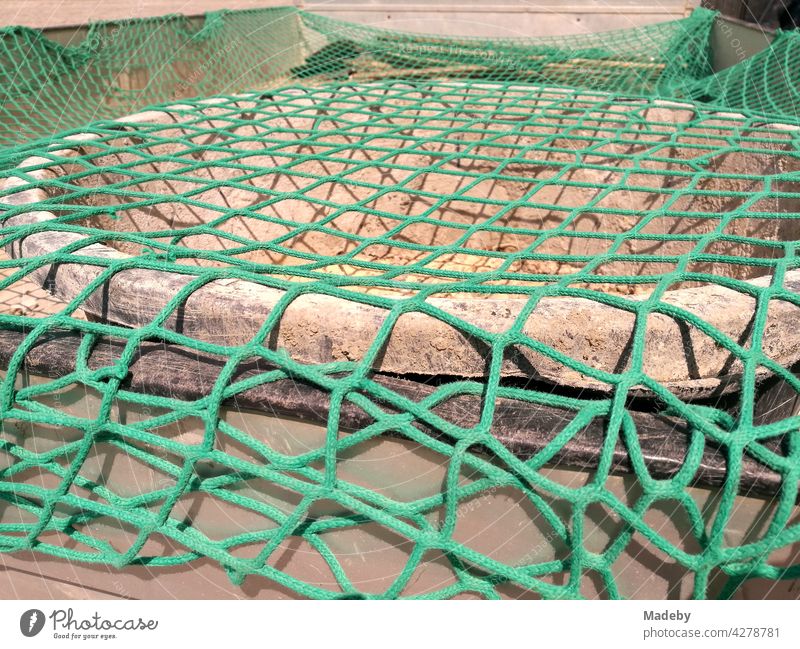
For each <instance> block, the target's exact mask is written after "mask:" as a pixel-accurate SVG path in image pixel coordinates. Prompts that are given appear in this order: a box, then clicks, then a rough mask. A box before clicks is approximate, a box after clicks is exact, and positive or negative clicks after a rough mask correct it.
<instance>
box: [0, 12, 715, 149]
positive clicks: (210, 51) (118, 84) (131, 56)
mask: <svg viewBox="0 0 800 649" xmlns="http://www.w3.org/2000/svg"><path fill="white" fill-rule="evenodd" d="M713 17H714V13H713V12H710V11H706V10H697V11H696V12H695V13H693V14H692V15H691V16H690V17H689V18H686V19H683V20H677V21H673V22H668V23H662V24H656V25H652V26H646V27H642V28H637V29H629V30H622V31H615V32H608V33H606V34H588V35H582V36H574V37H569V38H538V39H534V38H528V39H524V38H520V39H499V38H498V39H477V38H473V39H461V38H437V37H432V36H424V35H414V34H408V33H403V32H397V31H392V30H386V29H377V28H372V27H367V26H363V25H358V24H355V23H347V22H342V21H337V20H333V19H329V18H323V17H320V16H317V15H314V14H310V13H306V12H302V11H298V10H296V9H294V8H291V7H285V8H273V9H262V10H251V11H224V12H214V13H209V14H206V15H205V16H203V17H200V18H194V19H189V18H185V17H183V16H177V15H173V16H165V17H162V18H154V19H147V20H132V21H123V22H117V23H97V24H93V25H91V26H90V27H88V29H86V30H79V31H77V32H76V33H75V34H72V35H62V36H61V40H62V41H64V43H63V44H62V43H58V42H54V41H53V40H51V39H49V38H48V37H47V36H45V35H43V34H42V33H41V32H39V31H37V30H32V29H27V28H20V27H16V28H7V29H4V30H3V31H2V32H0V33H1V34H2V46H1V47H0V92H2V93H3V97H2V102H1V103H0V146H5V147H9V146H12V145H14V144H19V143H24V142H27V141H30V140H33V139H36V138H40V137H46V136H49V135H52V134H56V133H58V132H59V131H61V130H64V129H66V128H72V127H74V126H78V125H81V124H85V123H87V122H88V121H91V120H94V119H102V118H105V117H118V116H120V115H124V114H127V113H130V112H133V111H134V110H136V109H139V108H144V107H145V106H147V105H149V104H152V103H156V102H161V101H168V100H170V99H176V98H180V97H194V96H200V95H209V94H214V93H219V92H238V91H242V90H254V89H259V88H268V87H270V86H274V85H280V84H281V83H282V82H286V81H288V80H290V79H296V80H303V81H304V82H315V81H316V82H323V81H325V80H343V79H352V80H354V81H364V80H368V79H376V78H387V77H388V78H396V77H402V78H417V77H422V78H425V77H434V78H453V77H456V78H482V79H491V80H500V81H502V80H519V81H526V82H531V81H535V82H544V83H555V84H568V85H575V86H579V87H589V88H598V89H604V90H619V91H624V92H627V93H633V94H640V93H648V92H656V91H659V90H663V89H665V88H668V87H670V86H672V85H673V84H674V83H676V82H681V83H683V84H686V83H689V82H691V81H694V80H697V79H699V78H702V77H704V76H706V75H708V74H709V73H710V64H709V56H708V54H709V52H708V34H709V30H710V28H711V22H712V20H713Z"/></svg>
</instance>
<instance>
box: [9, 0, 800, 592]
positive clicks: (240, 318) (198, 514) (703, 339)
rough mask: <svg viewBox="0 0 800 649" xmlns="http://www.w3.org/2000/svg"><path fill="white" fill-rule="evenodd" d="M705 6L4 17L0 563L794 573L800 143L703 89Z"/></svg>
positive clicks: (532, 574) (507, 577) (776, 121)
mask: <svg viewBox="0 0 800 649" xmlns="http://www.w3.org/2000/svg"><path fill="white" fill-rule="evenodd" d="M713 18H714V14H712V13H711V12H706V11H697V12H695V13H694V14H693V15H692V16H691V17H689V18H687V19H685V20H682V21H675V22H672V23H665V24H660V25H654V26H651V27H645V28H641V29H638V30H635V31H631V30H628V31H626V32H616V33H609V34H602V35H592V36H586V37H581V38H571V39H569V40H568V41H567V40H566V39H564V40H561V41H559V40H558V39H548V40H542V39H540V40H536V41H534V40H533V39H527V40H522V39H519V40H513V41H512V40H508V39H507V40H495V41H487V40H479V39H460V38H459V39H444V38H433V37H425V36H413V35H409V34H402V33H397V32H390V31H387V30H379V29H375V28H369V27H363V26H360V25H354V24H348V23H342V22H340V21H334V20H331V19H327V18H322V17H319V16H314V15H311V14H307V13H304V12H298V11H296V10H294V9H289V8H281V9H272V10H264V11H249V12H225V13H219V14H211V15H208V16H207V17H206V19H205V21H204V22H202V24H201V25H199V26H198V25H197V24H195V23H193V22H192V21H189V20H187V19H183V18H178V17H168V18H164V19H159V20H158V21H143V22H141V23H139V22H131V23H130V24H123V25H120V26H118V27H117V29H118V30H119V31H118V33H117V34H116V35H114V34H112V29H113V26H112V25H97V26H93V27H91V28H90V30H89V37H87V40H86V41H85V42H84V43H82V44H81V45H79V46H77V47H67V48H64V47H61V46H58V45H56V44H54V43H53V42H51V41H48V40H47V39H45V38H44V37H43V36H41V35H40V34H37V33H35V32H32V31H30V30H22V29H13V30H7V31H6V33H5V35H4V43H5V44H6V47H5V52H4V55H5V56H8V57H11V60H12V61H14V60H18V59H15V58H14V57H17V56H19V55H20V54H19V53H27V54H26V56H28V57H29V59H30V60H31V61H36V60H38V61H41V62H43V63H42V66H41V68H40V69H37V68H36V67H35V66H30V67H29V68H28V69H27V70H26V72H25V74H22V73H21V72H20V73H19V74H17V75H16V76H15V77H14V79H13V81H11V82H10V84H9V85H6V84H5V83H4V84H3V87H4V92H6V95H7V98H6V101H4V103H3V108H2V118H1V119H0V121H1V122H2V124H3V132H2V137H3V144H5V145H6V147H7V148H6V150H5V156H6V157H5V164H4V167H5V169H4V171H3V172H2V176H3V181H4V185H3V190H2V196H1V197H0V198H2V200H3V204H2V208H3V229H2V242H1V243H2V246H3V247H4V249H5V250H6V252H7V253H8V257H6V258H4V260H2V261H0V269H2V271H3V273H2V277H3V279H2V280H0V290H2V289H8V288H11V287H13V286H15V285H17V284H19V283H20V282H25V281H28V282H33V283H36V284H37V285H40V286H43V287H45V289H46V290H47V291H49V292H50V293H53V294H54V295H55V296H56V297H57V298H58V299H59V300H60V301H61V302H60V303H59V305H60V306H59V307H58V308H57V309H55V310H54V311H53V312H52V313H50V314H47V315H42V314H37V313H22V314H11V313H3V314H0V360H2V367H4V368H6V373H5V377H4V380H3V382H2V394H1V395H0V416H2V420H3V432H2V434H0V503H2V508H0V551H3V552H6V553H17V552H23V551H29V550H33V551H35V552H37V553H40V554H41V555H42V556H45V555H49V556H55V557H59V558H61V559H65V560H69V561H72V562H75V563H78V564H100V565H106V566H112V567H114V568H115V569H122V568H126V569H129V568H133V567H142V566H145V567H147V568H148V569H150V570H152V571H153V573H154V574H156V575H157V574H158V571H159V570H160V569H164V568H165V567H169V566H176V565H184V564H187V565H189V566H192V565H194V564H195V563H196V562H201V561H204V560H209V559H210V560H211V561H213V562H215V563H216V564H218V565H219V566H221V567H222V568H224V569H225V570H226V571H227V572H228V575H229V576H230V577H231V579H232V581H233V582H234V583H236V584H241V583H243V582H244V583H249V582H248V580H253V579H262V580H269V581H270V582H271V583H275V584H278V585H279V586H280V587H281V588H284V589H286V591H287V592H290V593H292V594H296V595H301V596H308V597H354V598H356V597H383V598H397V597H437V598H438V597H454V596H465V595H478V596H483V597H519V596H528V595H531V596H534V595H535V596H544V597H554V598H555V597H581V596H589V597H591V596H602V597H633V596H636V592H635V591H631V590H630V589H629V588H628V586H627V585H626V586H622V585H621V584H623V583H625V584H627V583H629V582H626V581H625V579H624V578H623V573H624V572H625V566H626V565H627V564H626V563H625V561H627V560H626V559H624V558H625V557H630V556H633V555H637V554H641V553H643V552H645V553H649V554H651V555H652V556H653V557H656V558H657V560H658V561H664V562H668V563H670V564H672V565H674V566H677V567H678V568H679V569H680V571H682V574H683V577H682V580H681V583H680V584H678V585H677V586H676V588H678V590H677V591H675V592H679V593H680V594H682V595H683V596H693V597H698V598H703V597H711V596H713V597H717V596H718V597H731V596H734V595H737V594H738V593H739V592H740V590H741V589H743V588H746V587H747V586H748V584H750V583H752V582H754V581H759V580H762V581H763V580H768V581H771V582H780V581H783V580H792V579H796V578H797V577H800V563H798V560H797V556H796V554H793V552H794V550H793V548H794V547H795V544H797V543H798V542H800V519H799V518H798V514H797V510H796V508H795V503H796V500H797V498H798V484H799V483H800V431H799V430H798V423H800V417H798V416H796V415H795V414H794V413H793V412H785V411H784V410H782V409H781V408H782V407H783V406H784V405H785V404H786V403H790V402H792V400H793V399H794V398H795V397H796V395H797V393H798V392H800V380H798V378H797V377H796V376H795V375H794V374H793V373H792V371H791V369H790V368H791V366H792V365H793V364H794V363H796V362H797V361H798V360H800V359H799V358H796V357H795V356H796V349H797V345H795V344H793V338H792V335H793V327H792V322H796V318H795V316H796V309H797V308H798V307H800V297H798V294H797V286H798V284H799V283H800V278H798V277H797V276H796V273H797V268H798V266H800V263H799V262H798V261H797V256H796V250H797V241H798V239H800V237H798V236H797V234H798V232H800V228H799V227H798V223H800V222H798V221H797V219H798V216H799V215H800V210H799V209H798V207H800V202H798V201H800V184H798V183H800V130H798V129H797V128H796V126H795V125H793V124H792V123H790V120H788V117H787V115H786V113H788V111H789V105H788V103H786V102H783V101H776V102H774V103H773V104H771V106H770V107H771V110H770V111H769V116H768V117H765V114H764V112H763V111H762V110H761V109H765V108H766V107H765V106H764V105H763V104H761V105H759V107H758V110H756V111H751V110H749V109H748V107H747V106H744V105H742V104H745V103H747V102H748V101H750V100H749V99H747V95H746V94H745V95H742V96H739V97H736V96H735V93H734V92H733V90H732V88H733V87H734V84H733V82H731V84H730V85H726V81H725V79H727V78H728V77H725V78H723V79H721V80H720V82H719V84H718V85H717V86H714V87H713V88H712V87H711V86H710V85H707V87H705V88H704V89H703V90H698V89H699V88H701V86H702V83H703V78H704V76H705V75H708V74H710V70H709V63H708V47H707V42H708V30H709V29H710V25H711V21H712V20H713ZM154 25H157V26H158V28H155V27H154ZM137 30H138V31H137ZM162 32H163V33H162ZM175 33H180V34H181V35H183V36H184V37H185V38H186V39H187V40H186V43H187V46H186V47H185V48H174V46H173V47H172V48H170V47H168V45H169V44H170V43H171V42H174V34H175ZM142 34H147V36H146V37H144V36H142ZM259 34H263V38H260V37H259V36H258V35H259ZM162 38H163V40H162ZM137 39H139V40H137ZM784 40H786V39H784ZM231 42H238V45H236V46H235V47H231V48H229V49H228V50H227V51H225V48H224V44H225V43H231ZM124 43H128V44H127V45H123V44H124ZM567 45H568V47H567ZM776 46H778V47H784V45H782V44H781V42H778V43H777V45H776ZM32 52H36V53H37V54H36V56H35V57H34V56H33V55H32V54H31V53H32ZM15 53H16V54H15ZM133 54H135V55H136V57H141V58H140V59H137V61H138V62H137V63H136V65H135V66H134V65H133V64H132V63H130V61H131V60H132V59H131V55H133ZM125 57H127V59H125ZM159 57H160V58H159ZM176 57H177V58H176ZM191 57H196V58H194V59H192V58H191ZM123 59H125V60H127V61H128V62H127V63H126V62H123ZM45 61H46V63H44V62H45ZM192 61H194V63H193V62H192ZM234 62H236V64H237V65H238V67H236V66H233V67H232V65H231V64H232V63H234ZM766 64H767V62H765V65H766ZM12 68H13V65H12V66H9V65H3V68H2V69H3V74H9V70H10V69H12ZM53 70H57V71H58V73H56V72H53ZM728 74H729V75H731V76H730V78H731V79H732V78H733V76H732V75H734V74H736V70H735V69H734V68H732V69H731V70H730V72H729V73H728ZM137 75H139V76H137ZM123 77H124V78H123ZM67 79H69V81H67ZM670 89H674V90H675V92H674V93H673V94H674V95H679V96H670V92H671V90H670ZM726 89H727V90H726ZM26 90H27V93H26V92H25V91H26ZM678 90H680V92H678ZM715 93H716V94H715ZM701 94H702V95H703V96H704V97H705V98H706V99H708V97H709V96H711V95H713V96H714V97H715V98H716V99H717V100H718V103H714V102H712V101H705V100H703V99H701V98H700V95H701ZM194 95H205V97H204V98H202V99H193V98H190V97H192V96H194ZM208 95H214V96H213V97H209V96H208ZM78 96H80V101H78V100H77V99H76V98H77V97H78ZM725 102H728V103H727V104H726V103H725ZM73 107H74V108H73ZM45 108H47V110H45ZM142 108H147V110H146V111H144V112H143V113H141V114H140V115H137V116H134V117H133V118H127V117H126V118H125V119H117V118H120V117H123V116H125V115H128V114H130V113H134V112H136V110H138V109H142ZM778 109H780V110H778ZM48 110H49V111H50V112H48ZM54 111H55V112H54ZM721 305H728V306H729V307H730V308H729V311H730V313H729V312H728V311H726V309H724V308H721ZM28 374H29V375H30V378H29V377H28ZM34 377H38V378H34ZM775 391H777V393H778V394H779V398H778V399H777V401H774V402H769V403H767V402H766V401H764V399H763V398H762V397H763V395H765V394H773V393H775ZM242 413H244V414H242ZM247 413H251V414H254V416H256V417H261V419H256V420H255V421H259V422H261V424H259V425H258V426H257V427H252V426H251V424H249V423H248V422H252V421H254V420H252V419H247V418H246V417H245V415H246V414H247ZM776 413H777V414H776ZM286 418H289V419H294V420H297V422H299V424H298V425H299V426H300V427H299V428H298V429H297V430H300V431H303V432H302V434H301V433H297V432H291V431H290V432H286V430H284V429H285V424H284V423H281V422H282V421H283V420H284V419H286ZM264 422H267V423H264ZM292 430H293V431H294V430H295V429H292ZM662 433H663V435H664V436H663V437H659V436H660V435H662ZM654 439H658V440H661V441H660V442H659V443H658V444H657V445H656V446H654V445H653V444H654V441H653V440H654ZM662 442H663V444H664V446H661V445H659V444H661V443H662ZM379 444H388V445H390V446H389V447H388V448H391V449H394V451H393V453H392V454H391V456H390V457H389V458H383V459H382V458H381V457H380V452H379V451H380V449H384V450H385V448H387V447H384V446H379ZM391 445H396V446H391ZM587 448H588V449H589V451H587ZM412 458H415V459H414V461H415V462H417V461H418V462H419V463H420V464H413V466H416V467H419V466H427V465H425V464H424V463H425V462H428V463H429V468H428V469H427V470H425V471H421V473H419V474H418V475H417V474H415V475H408V474H406V473H404V471H405V470H406V469H405V467H408V466H412V463H411V462H412ZM434 466H435V467H438V468H433V467H434ZM109 467H110V468H109ZM561 469H565V470H567V471H566V472H564V473H559V470H561ZM415 470H418V469H415ZM569 470H572V471H573V474H569V475H572V476H573V477H572V478H571V479H569V480H568V479H566V478H565V476H566V475H568V472H569ZM579 470H580V471H579ZM391 471H395V473H389V472H391ZM437 471H438V473H437ZM581 471H582V472H581ZM428 474H430V475H428ZM576 476H581V477H580V478H579V477H576ZM621 476H624V481H625V482H624V485H623V487H624V488H622V487H620V485H621V484H622V483H621V482H619V481H618V479H619V480H622V479H623V478H621ZM708 487H715V488H716V491H715V492H714V493H715V495H714V496H713V497H712V496H709V495H708V494H710V493H711V492H710V491H709V490H708ZM701 488H702V489H701ZM703 489H704V490H703ZM700 493H703V494H705V495H703V496H700V495H699V494H700ZM748 495H749V496H753V497H763V498H764V507H763V512H762V514H761V517H760V518H759V520H758V521H756V522H755V523H753V524H752V526H751V529H748V530H747V531H746V533H745V534H743V535H740V536H738V537H737V536H736V535H734V534H732V533H731V529H732V527H733V525H734V521H735V520H736V519H737V516H738V515H739V514H738V508H739V507H740V506H741V499H742V498H743V497H746V496H748ZM700 498H702V499H703V500H702V501H701V500H699V499H700ZM488 503H491V504H488ZM210 504H213V506H212V507H211V511H215V512H217V518H215V519H213V520H212V519H210V518H208V517H206V516H205V512H207V511H208V508H209V506H210ZM481 507H503V508H505V509H503V510H502V511H503V512H504V515H503V516H500V517H498V516H494V517H493V518H492V520H493V521H494V522H493V523H492V525H493V526H494V527H496V528H497V529H500V530H507V536H508V538H507V541H505V542H504V543H502V544H500V545H499V547H498V546H497V545H493V546H491V547H487V545H486V544H482V543H481V541H480V533H479V532H482V530H477V529H476V528H475V526H479V525H480V523H479V522H476V520H478V519H476V516H477V515H478V514H479V513H480V509H481ZM664 511H667V512H669V516H670V517H671V520H674V519H680V520H681V521H683V523H682V525H683V527H682V528H681V529H682V530H683V531H682V532H681V534H680V539H679V541H675V540H674V539H672V538H668V535H667V531H666V530H665V525H666V524H665V523H664V520H663V519H662V518H659V515H660V514H663V512H664ZM598 529H601V530H602V534H600V533H598V532H597V530H598ZM590 530H592V531H591V533H590ZM484 531H485V530H484ZM359 547H360V548H361V549H360V551H359V550H358V548H359ZM354 548H355V550H354ZM637 548H638V549H637ZM292 549H293V550H294V551H295V552H299V555H300V557H301V560H300V561H299V562H298V561H296V560H295V561H292V560H290V559H288V558H287V557H288V555H289V551H290V550H292ZM387 557H388V558H387ZM378 561H382V562H388V563H387V567H386V568H385V571H386V574H385V575H384V576H383V577H384V578H382V579H373V580H370V579H365V578H363V575H362V578H359V574H360V573H359V571H360V570H365V569H366V568H364V566H367V565H369V564H370V562H378Z"/></svg>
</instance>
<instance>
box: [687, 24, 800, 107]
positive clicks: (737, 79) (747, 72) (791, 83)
mask: <svg viewBox="0 0 800 649" xmlns="http://www.w3.org/2000/svg"><path fill="white" fill-rule="evenodd" d="M798 72H800V34H798V32H796V31H787V32H778V34H777V36H776V37H775V40H774V41H773V42H772V44H771V45H770V47H768V48H767V49H765V50H763V51H762V52H759V53H758V54H755V55H754V56H752V57H750V58H748V59H745V60H744V61H741V62H739V63H737V64H736V65H734V66H732V67H730V68H727V69H725V70H722V71H721V72H718V73H717V74H712V75H709V76H708V77H706V78H703V79H701V80H700V81H698V82H695V83H694V84H690V85H689V86H688V87H687V88H686V90H685V91H684V92H685V94H686V95H688V96H691V97H693V98H696V99H699V100H701V101H706V102H711V103H715V104H720V105H723V106H728V107H730V108H732V109H744V110H749V111H753V112H757V113H762V114H764V115H778V116H780V117H781V118H784V119H791V120H795V121H796V120H797V119H798V117H799V115H798V98H799V97H800V94H799V93H798V81H799V80H800V77H799V76H798Z"/></svg>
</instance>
